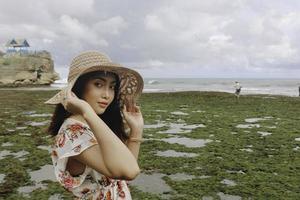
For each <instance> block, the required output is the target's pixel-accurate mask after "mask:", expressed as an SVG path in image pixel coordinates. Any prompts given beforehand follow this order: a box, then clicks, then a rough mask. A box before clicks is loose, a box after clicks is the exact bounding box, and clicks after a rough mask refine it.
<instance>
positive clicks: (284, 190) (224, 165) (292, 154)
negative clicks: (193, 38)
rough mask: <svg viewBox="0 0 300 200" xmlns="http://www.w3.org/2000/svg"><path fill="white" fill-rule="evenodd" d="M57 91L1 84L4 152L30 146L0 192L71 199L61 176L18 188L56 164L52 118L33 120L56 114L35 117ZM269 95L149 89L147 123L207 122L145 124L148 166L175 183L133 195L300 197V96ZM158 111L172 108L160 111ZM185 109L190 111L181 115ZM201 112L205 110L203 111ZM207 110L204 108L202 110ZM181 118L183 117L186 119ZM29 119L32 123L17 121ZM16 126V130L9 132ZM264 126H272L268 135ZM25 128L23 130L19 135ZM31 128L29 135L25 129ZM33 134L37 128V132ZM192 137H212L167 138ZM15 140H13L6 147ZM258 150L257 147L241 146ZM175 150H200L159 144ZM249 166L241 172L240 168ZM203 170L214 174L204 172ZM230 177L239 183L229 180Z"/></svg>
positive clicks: (2, 169)
mask: <svg viewBox="0 0 300 200" xmlns="http://www.w3.org/2000/svg"><path fill="white" fill-rule="evenodd" d="M56 92H57V91H19V90H0V94H1V95H0V122H1V123H0V151H3V150H8V151H11V152H18V151H22V150H24V151H27V152H29V154H28V155H25V156H24V157H23V158H24V160H23V161H21V160H19V159H18V158H15V157H13V156H7V157H5V158H3V159H1V161H0V174H5V178H4V180H3V183H2V184H1V185H0V199H1V198H3V199H48V198H49V197H50V196H51V195H53V194H60V195H61V196H62V197H63V198H64V199H71V195H70V194H69V193H68V192H66V191H65V190H64V189H62V187H61V186H60V185H59V184H58V183H57V182H52V181H50V180H49V181H44V184H46V185H47V189H36V190H34V191H32V192H31V193H29V194H28V195H29V196H26V195H24V194H20V193H18V192H17V189H18V187H22V186H28V185H32V184H33V182H32V181H31V180H30V175H29V173H28V171H33V170H38V169H40V167H42V166H44V165H46V164H51V159H50V156H49V153H48V151H46V150H42V149H38V148H37V146H39V145H50V144H51V138H50V137H48V136H47V133H46V128H47V125H48V124H47V125H44V126H37V127H32V126H29V125H28V122H30V121H35V122H41V121H45V120H50V117H30V116H28V115H26V114H24V112H29V111H35V114H42V113H52V112H53V109H54V107H52V106H48V105H45V104H43V102H44V101H45V100H47V99H48V98H50V97H51V96H52V95H53V94H55V93H56ZM265 97H269V96H266V95H242V96H241V97H240V99H239V101H238V102H237V101H236V99H235V97H234V95H233V94H228V93H220V92H178V93H145V94H143V95H142V97H141V99H140V100H139V102H138V103H139V104H140V105H141V109H142V112H143V115H144V121H145V124H157V123H158V122H161V123H166V124H168V123H179V122H178V121H177V120H181V121H182V122H183V120H184V123H186V124H204V125H205V126H206V127H201V128H196V129H193V130H191V132H189V133H180V134H166V133H157V132H158V131H162V130H167V129H168V127H161V128H153V129H145V130H144V138H147V140H146V141H145V142H144V143H143V144H142V146H141V150H140V156H139V164H140V168H141V170H142V172H143V173H146V174H151V173H154V172H157V173H163V174H165V176H164V177H163V180H164V181H165V182H166V183H167V184H168V185H169V186H170V187H171V188H172V192H169V193H167V194H164V195H159V194H150V193H145V192H143V191H141V190H139V188H138V187H134V186H130V189H131V193H132V196H133V199H163V198H169V199H201V198H202V197H204V196H210V197H212V198H214V199H219V196H218V195H217V194H218V193H219V192H222V193H225V194H231V195H238V196H241V197H242V198H243V199H249V198H251V199H300V178H299V177H300V149H298V150H297V149H296V150H295V148H297V147H299V146H300V142H299V141H296V140H295V138H299V137H300V123H299V121H300V98H297V97H285V96H272V97H273V98H265ZM158 110H165V111H166V112H163V111H158ZM174 111H181V112H184V113H188V115H174V114H171V112H174ZM196 111H199V112H196ZM200 111H201V112H200ZM264 117H272V118H268V119H266V120H262V121H258V122H255V123H253V124H260V127H253V128H245V129H243V128H238V127H237V125H238V124H250V123H246V122H245V119H247V118H264ZM180 123H181V122H180ZM22 126H26V127H27V128H26V129H16V127H22ZM9 130H13V131H9ZM258 131H263V132H270V133H272V134H271V135H268V136H261V135H260V134H259V133H257V132H258ZM19 134H22V135H19ZM24 134H25V135H24ZM26 134H31V135H30V136H28V135H26ZM173 136H177V137H188V138H193V139H210V140H212V142H210V143H207V144H206V146H204V147H198V148H195V147H194V148H188V147H186V146H184V145H180V144H170V143H167V142H164V141H162V140H161V139H162V138H169V137H173ZM5 142H10V143H12V144H13V146H1V144H3V143H5ZM247 148H248V149H249V148H250V149H251V150H252V152H248V151H243V150H241V149H247ZM166 150H174V151H178V152H187V153H196V154H197V155H198V156H196V157H190V158H187V157H160V156H158V155H156V152H157V151H166ZM237 172H241V173H237ZM176 173H185V174H189V175H194V176H195V178H193V179H191V180H182V181H175V180H172V179H171V178H170V177H169V176H168V175H171V174H176ZM201 176H207V177H205V178H201ZM223 179H230V180H232V181H234V182H235V183H236V185H235V186H227V185H225V184H223V183H221V181H222V180H223Z"/></svg>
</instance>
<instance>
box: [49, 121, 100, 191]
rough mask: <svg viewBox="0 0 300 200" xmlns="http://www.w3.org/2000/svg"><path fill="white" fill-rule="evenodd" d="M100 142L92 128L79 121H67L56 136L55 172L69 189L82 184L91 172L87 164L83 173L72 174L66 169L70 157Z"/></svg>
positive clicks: (53, 149)
mask: <svg viewBox="0 0 300 200" xmlns="http://www.w3.org/2000/svg"><path fill="white" fill-rule="evenodd" d="M95 144H98V142H97V140H96V138H95V136H94V134H93V133H92V131H91V129H90V128H89V127H88V126H87V125H85V124H83V123H79V122H73V121H71V120H70V122H67V123H66V121H65V122H64V124H63V125H62V127H61V128H60V130H59V133H58V134H57V136H56V137H55V140H54V145H53V146H52V154H51V158H52V162H53V166H54V173H55V176H56V179H57V180H58V182H59V183H60V184H61V185H62V186H63V187H64V188H66V189H67V190H71V189H74V188H76V187H78V186H80V185H81V184H82V183H83V181H84V180H85V178H86V176H87V174H88V173H89V171H88V167H87V166H86V168H85V171H84V173H83V174H81V175H79V176H72V175H70V173H69V171H67V170H66V166H67V163H68V158H69V157H71V156H75V155H78V154H80V153H82V152H83V151H84V150H86V149H87V148H89V147H91V146H93V145H95Z"/></svg>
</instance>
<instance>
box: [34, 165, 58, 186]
mask: <svg viewBox="0 0 300 200" xmlns="http://www.w3.org/2000/svg"><path fill="white" fill-rule="evenodd" d="M29 174H30V176H31V178H30V179H31V180H32V181H35V182H41V181H44V180H51V181H54V182H56V181H57V180H56V178H55V175H54V168H53V165H44V166H42V167H41V169H39V170H36V171H31V172H29Z"/></svg>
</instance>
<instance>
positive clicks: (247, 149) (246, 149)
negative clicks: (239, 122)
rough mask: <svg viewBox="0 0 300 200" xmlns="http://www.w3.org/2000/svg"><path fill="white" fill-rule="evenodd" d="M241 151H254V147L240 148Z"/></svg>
mask: <svg viewBox="0 0 300 200" xmlns="http://www.w3.org/2000/svg"><path fill="white" fill-rule="evenodd" d="M240 150H241V151H247V152H253V150H252V149H249V148H245V149H240Z"/></svg>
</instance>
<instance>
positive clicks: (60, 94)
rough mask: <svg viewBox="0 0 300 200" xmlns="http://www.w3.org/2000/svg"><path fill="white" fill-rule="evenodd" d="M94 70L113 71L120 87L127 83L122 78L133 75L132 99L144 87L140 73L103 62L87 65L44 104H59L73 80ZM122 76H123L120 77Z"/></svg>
mask: <svg viewBox="0 0 300 200" xmlns="http://www.w3.org/2000/svg"><path fill="white" fill-rule="evenodd" d="M94 71H106V72H112V73H115V74H117V75H118V76H119V78H120V79H122V80H120V82H121V83H120V88H121V87H122V85H124V84H127V81H126V80H125V79H126V78H125V79H124V77H126V76H129V77H130V76H134V77H135V79H136V80H137V87H136V88H135V91H134V92H133V93H132V94H130V96H131V97H132V98H133V99H136V98H138V97H139V96H140V94H141V93H142V90H143V87H144V82H143V78H142V77H141V75H140V74H139V73H138V72H136V71H135V70H132V69H129V68H127V67H123V66H121V65H120V64H117V63H103V64H102V65H97V66H92V67H89V68H87V69H85V70H83V71H82V72H80V73H79V74H78V75H77V76H76V77H75V78H72V81H70V82H68V85H67V86H66V87H64V88H63V89H62V90H61V91H60V92H58V93H57V94H55V95H54V96H53V97H51V98H50V99H49V100H47V101H46V102H44V103H45V104H50V105H56V104H60V103H62V102H63V98H64V97H65V96H66V94H67V92H68V91H71V90H72V88H73V86H74V84H75V82H76V81H77V79H78V78H79V77H80V76H82V75H83V74H86V73H89V72H94ZM122 77H123V78H122Z"/></svg>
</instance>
